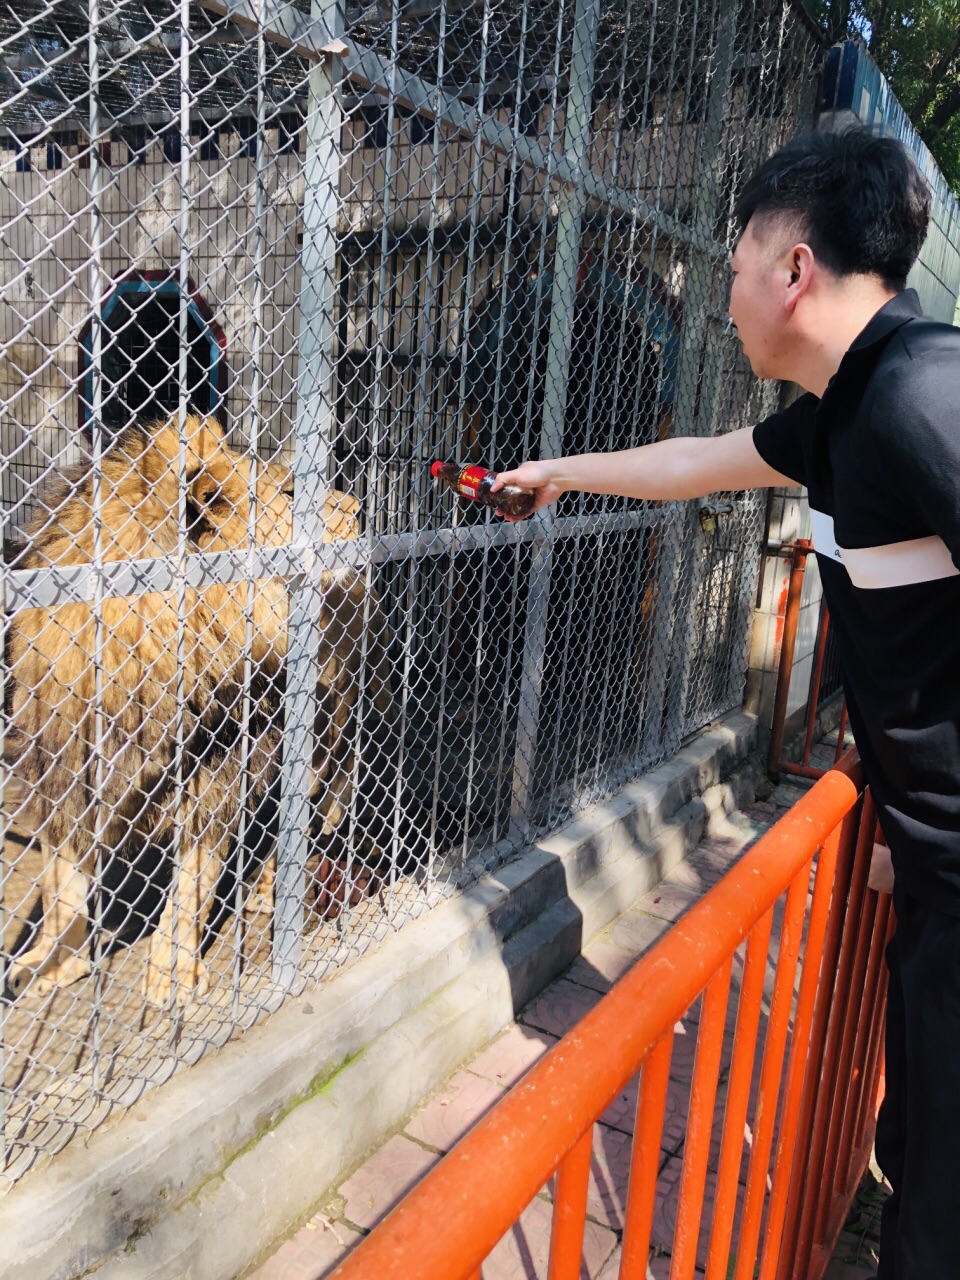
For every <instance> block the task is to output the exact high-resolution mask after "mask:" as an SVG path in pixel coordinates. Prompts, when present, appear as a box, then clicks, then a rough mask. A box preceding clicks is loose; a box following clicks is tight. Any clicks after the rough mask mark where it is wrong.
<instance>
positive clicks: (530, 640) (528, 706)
mask: <svg viewBox="0 0 960 1280" xmlns="http://www.w3.org/2000/svg"><path fill="white" fill-rule="evenodd" d="M599 21H600V6H599V0H576V6H575V9H574V15H573V33H572V48H571V52H570V69H569V72H568V75H569V83H568V88H567V97H566V101H565V104H564V132H563V143H562V146H563V154H564V156H565V157H566V159H567V161H568V163H569V164H570V166H571V167H572V168H573V169H574V171H575V172H576V173H577V174H578V175H579V174H580V173H581V172H582V171H583V170H584V168H585V165H586V160H587V149H588V147H589V143H590V123H591V90H590V86H591V85H592V84H593V78H594V63H595V61H596V56H597V29H598V25H599ZM558 204H559V213H558V216H557V231H556V250H555V253H554V260H553V292H552V297H551V302H550V329H549V333H548V336H547V357H546V359H547V364H546V368H547V372H546V385H545V394H544V406H543V423H542V426H541V431H540V450H539V452H540V457H541V458H553V457H557V456H558V455H559V454H560V452H561V450H562V448H563V427H564V415H565V408H566V402H567V383H568V376H569V367H570V343H571V339H572V334H573V312H574V305H575V302H576V290H577V273H578V269H579V265H580V233H581V223H582V219H583V212H584V208H585V205H586V193H585V191H584V188H583V186H582V185H580V184H578V185H576V186H574V187H573V188H572V189H570V188H564V190H563V191H562V193H561V195H560V199H559V201H558ZM539 518H540V522H541V524H542V527H543V530H544V534H545V537H544V541H543V542H542V543H541V544H540V545H539V546H538V547H536V548H535V549H534V553H533V556H532V558H531V562H530V579H529V581H530V595H529V599H528V604H527V624H526V634H525V637H524V654H523V674H522V675H521V679H520V692H519V703H520V711H519V718H518V723H517V750H516V756H515V757H514V780H513V799H512V802H511V811H510V817H511V825H512V826H513V827H514V829H515V830H516V831H517V832H518V833H523V832H525V831H526V830H527V829H529V824H530V818H531V812H530V805H531V800H532V792H533V782H534V770H535V767H536V757H537V731H538V719H539V714H540V706H539V704H540V693H541V685H542V680H543V646H544V642H545V639H546V627H547V610H548V607H549V599H550V576H551V571H552V562H553V548H554V539H553V535H552V529H553V522H554V518H555V517H554V513H553V512H552V511H546V512H543V513H541V514H540V517H539Z"/></svg>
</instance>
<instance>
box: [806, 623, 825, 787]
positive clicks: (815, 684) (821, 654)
mask: <svg viewBox="0 0 960 1280" xmlns="http://www.w3.org/2000/svg"><path fill="white" fill-rule="evenodd" d="M829 627H830V614H829V613H828V612H827V605H826V601H824V602H823V603H822V604H821V605H820V622H819V623H818V625H817V647H816V650H815V653H816V657H815V658H814V661H813V670H812V671H811V673H810V693H809V694H808V696H807V732H806V734H805V735H804V739H803V755H802V756H801V757H800V763H801V764H805V765H809V763H810V752H811V751H812V750H813V735H814V732H815V730H816V727H817V709H818V707H819V705H820V681H821V680H822V679H823V661H824V658H825V657H826V655H827V631H828V630H829Z"/></svg>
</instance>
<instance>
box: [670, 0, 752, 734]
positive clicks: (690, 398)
mask: <svg viewBox="0 0 960 1280" xmlns="http://www.w3.org/2000/svg"><path fill="white" fill-rule="evenodd" d="M738 15H739V5H738V4H729V5H725V4H721V5H720V7H719V17H718V27H717V36H716V52H715V55H714V58H713V67H712V70H711V73H710V87H709V90H708V93H707V113H706V121H705V123H704V128H703V131H702V133H701V135H700V138H699V172H698V174H697V176H696V180H695V181H696V188H695V196H694V225H693V230H694V241H695V244H697V245H698V246H699V247H694V245H691V246H690V249H689V261H688V269H687V284H686V289H685V296H684V316H683V328H682V330H681V334H680V351H679V357H678V362H677V381H676V395H675V399H674V405H675V409H676V421H677V425H678V426H679V427H680V434H681V435H699V434H707V433H708V432H709V431H711V430H712V428H713V414H712V410H710V411H709V412H708V411H707V408H706V401H705V400H704V399H703V398H702V395H703V378H704V377H705V374H706V369H705V364H704V362H705V360H706V355H707V347H708V346H709V345H710V344H709V342H708V327H709V316H708V309H709V300H710V295H711V292H712V290H713V289H714V288H715V277H716V272H717V270H718V264H717V262H716V259H714V258H713V257H711V256H709V255H708V254H707V253H706V252H705V248H704V246H706V245H707V244H709V243H710V242H711V241H712V239H713V228H714V224H715V221H716V216H717V195H718V191H719V183H720V168H721V161H722V156H723V127H724V122H725V120H726V115H727V104H728V101H729V96H730V84H731V79H732V74H733V62H734V54H735V43H736V36H737V21H738ZM684 525H685V529H684V534H685V537H684V543H685V546H686V547H687V555H686V556H685V557H684V560H685V563H684V572H683V576H682V583H681V598H682V600H683V602H684V603H683V606H682V607H683V614H682V616H681V617H680V618H679V619H678V620H677V621H678V625H677V632H676V644H675V647H674V656H675V657H676V658H677V660H678V664H679V675H680V679H679V691H678V700H677V712H678V715H679V718H680V719H679V733H680V735H681V736H682V735H683V734H684V733H685V732H686V730H687V726H688V719H689V715H688V712H689V708H688V702H689V700H690V676H691V657H692V653H693V642H694V639H695V636H696V626H697V618H698V603H699V597H700V584H701V581H702V577H703V556H702V553H701V547H702V543H703V535H702V533H701V531H700V524H699V520H698V518H697V514H696V510H695V508H694V506H693V505H692V504H688V508H687V516H686V519H685V521H684Z"/></svg>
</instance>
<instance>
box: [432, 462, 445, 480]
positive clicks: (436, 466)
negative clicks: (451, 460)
mask: <svg viewBox="0 0 960 1280" xmlns="http://www.w3.org/2000/svg"><path fill="white" fill-rule="evenodd" d="M442 470H443V463H442V462H431V464H430V474H431V475H432V476H433V478H434V480H436V478H437V476H438V475H439V474H440V472H441V471H442Z"/></svg>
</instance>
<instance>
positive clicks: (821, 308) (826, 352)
mask: <svg viewBox="0 0 960 1280" xmlns="http://www.w3.org/2000/svg"><path fill="white" fill-rule="evenodd" d="M893 297H896V293H895V291H894V290H893V289H889V288H888V287H887V286H886V285H885V284H883V283H882V282H881V281H880V280H877V279H876V278H875V277H873V276H852V277H848V278H847V279H845V280H841V281H838V282H837V283H836V284H835V285H833V286H831V287H830V288H828V289H824V290H823V292H822V294H821V295H820V296H819V297H818V298H817V299H816V300H815V302H816V310H815V311H814V313H813V317H812V323H811V324H810V336H809V338H808V340H807V342H806V343H804V345H803V347H802V350H801V351H800V352H799V353H798V360H797V374H796V378H795V381H796V382H798V383H799V384H800V386H801V387H803V388H804V389H805V390H806V391H812V392H813V394H814V395H815V396H822V395H823V393H824V391H826V389H827V384H828V383H829V381H830V379H831V378H832V377H833V375H834V374H835V373H836V372H837V370H838V369H839V368H840V361H841V360H842V359H843V357H844V356H845V355H846V354H847V352H848V351H849V349H850V347H851V346H852V345H853V343H854V342H855V341H856V339H857V337H858V336H859V335H860V334H861V333H862V332H863V330H864V329H865V328H866V327H867V325H868V324H869V323H870V321H871V320H872V319H873V317H874V316H875V315H876V314H877V312H878V311H879V310H880V308H881V307H883V306H886V304H887V303H888V302H889V301H890V299H891V298H893ZM811 301H814V300H813V299H811Z"/></svg>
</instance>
